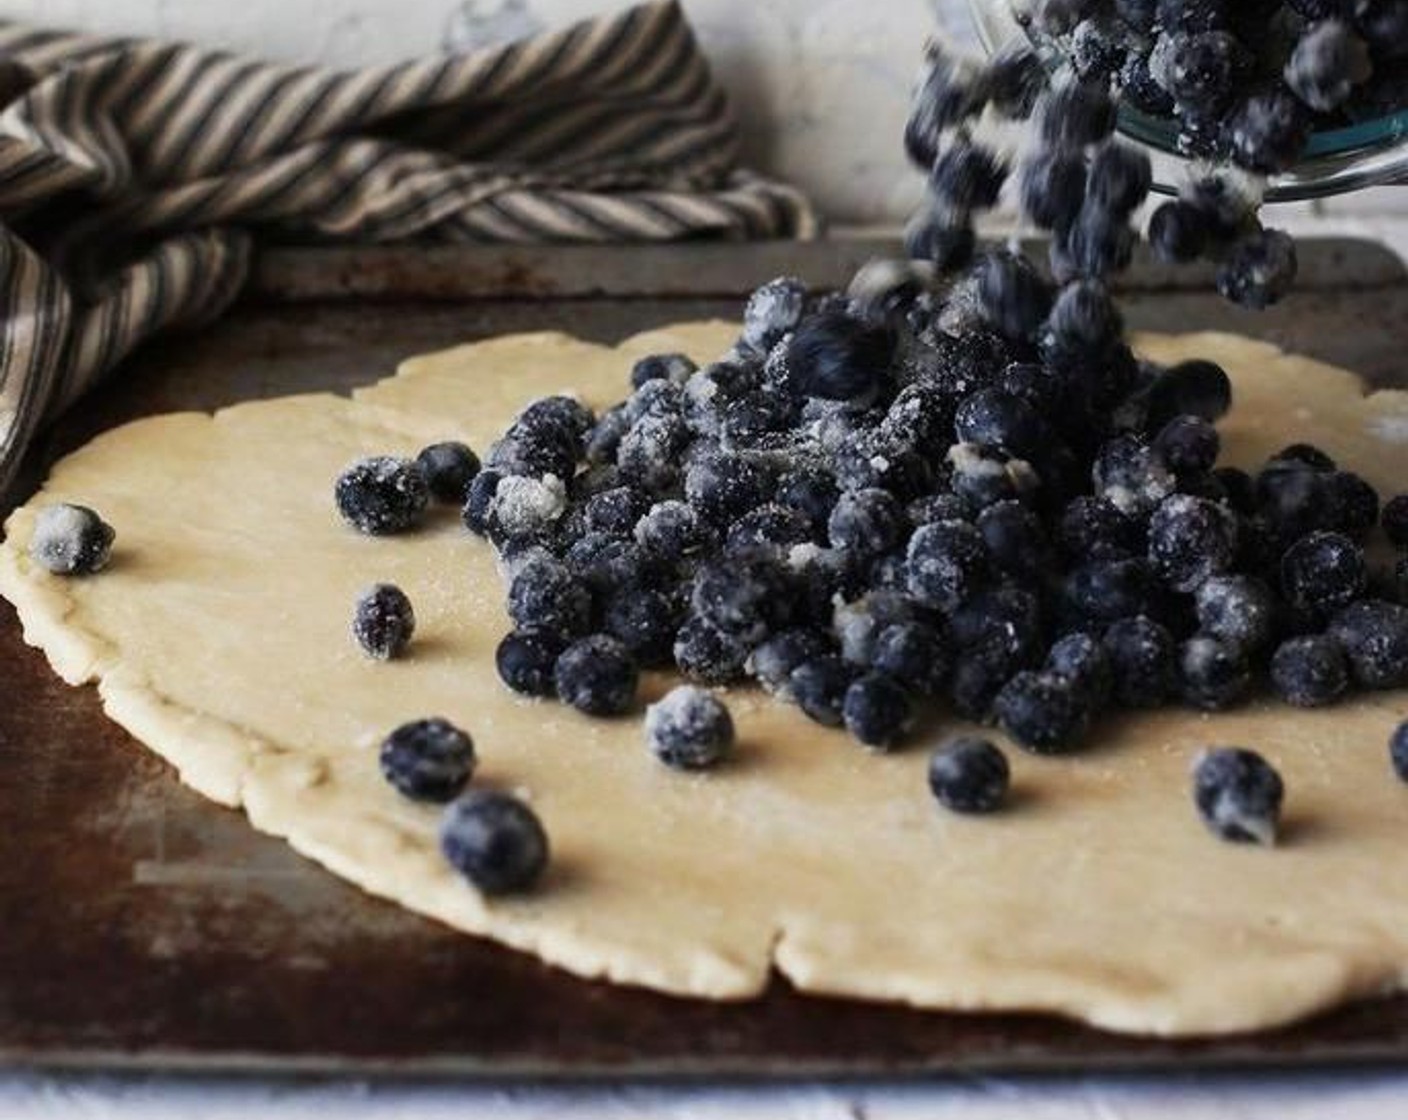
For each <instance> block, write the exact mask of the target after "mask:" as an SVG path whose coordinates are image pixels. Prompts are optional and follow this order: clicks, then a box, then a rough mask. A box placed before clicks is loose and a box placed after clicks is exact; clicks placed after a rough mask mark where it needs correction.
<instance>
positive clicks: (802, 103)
mask: <svg viewBox="0 0 1408 1120" xmlns="http://www.w3.org/2000/svg"><path fill="white" fill-rule="evenodd" d="M628 2H629V0H0V18H11V19H20V20H27V21H30V22H33V23H38V24H44V25H48V26H53V27H67V28H79V29H84V30H91V31H106V32H117V33H123V34H138V35H154V36H163V37H168V38H179V39H190V40H194V41H198V42H200V43H203V44H207V45H210V46H219V47H224V48H228V49H233V50H238V51H245V52H249V53H253V54H258V55H263V56H266V57H273V58H279V59H283V60H294V61H301V62H319V63H324V64H327V65H333V66H355V65H359V64H367V63H378V62H390V61H395V60H399V59H402V58H406V57H409V56H412V55H418V54H424V53H427V52H432V51H436V50H440V49H442V48H443V47H444V46H445V44H446V43H447V41H450V42H459V43H462V44H463V43H466V42H473V41H476V40H479V41H483V40H486V39H496V38H501V37H504V36H505V35H514V34H522V33H525V32H528V31H531V30H534V29H537V28H542V27H547V26H553V25H557V24H561V23H565V22H568V21H570V20H573V19H576V18H579V17H581V16H585V15H590V14H593V13H596V12H601V11H606V10H610V9H612V8H615V7H621V6H624V5H625V4H626V3H628ZM683 2H684V5H685V8H686V10H687V12H688V13H689V16H690V19H691V21H692V22H693V24H694V27H695V29H696V31H697V32H698V34H699V36H700V38H701V39H702V41H703V43H704V46H705V50H706V51H707V53H708V54H709V57H710V58H711V59H712V60H713V63H714V65H715V68H716V71H717V73H718V75H719V77H720V79H721V80H722V82H723V83H724V84H725V86H726V87H727V88H728V90H729V91H730V93H731V95H732V97H733V99H734V103H735V107H736V109H737V112H738V116H739V119H740V123H741V125H742V129H743V134H744V148H745V151H744V154H745V158H746V159H747V161H748V162H749V163H750V164H752V165H753V166H756V167H759V168H761V169H763V170H766V171H771V172H774V173H776V174H779V175H782V176H784V177H786V178H788V179H791V180H793V181H795V182H797V183H799V184H800V185H802V186H803V187H805V188H806V189H807V190H808V191H810V192H811V194H812V196H813V197H814V198H815V199H816V200H817V202H818V203H819V204H820V206H821V208H822V209H823V211H824V212H825V213H826V214H827V215H828V216H829V217H830V218H831V219H832V220H833V221H835V222H837V223H844V224H852V225H854V224H873V223H887V222H895V221H899V220H902V219H903V218H904V217H905V216H906V215H907V214H908V213H909V212H910V211H911V210H912V209H913V207H914V204H915V202H916V201H917V200H918V198H919V195H920V191H921V183H920V180H919V177H918V176H917V175H916V174H915V173H914V172H913V171H912V170H911V169H910V168H909V167H908V166H907V165H906V164H905V162H904V160H903V157H902V155H901V149H900V134H901V129H902V128H903V124H904V118H905V112H906V104H907V101H908V95H909V86H910V82H911V79H912V76H913V74H914V71H915V69H916V67H917V63H918V60H919V57H920V51H921V49H922V46H923V42H924V39H925V37H926V36H927V35H929V34H930V33H932V32H933V31H934V30H936V29H938V28H942V31H943V33H944V34H945V35H946V36H947V37H948V38H950V39H957V40H960V41H964V42H966V43H967V44H969V45H970V46H971V47H972V48H973V49H976V42H975V41H974V39H973V37H972V32H971V28H970V25H969V19H968V12H967V8H968V3H967V0H683ZM1285 209H1286V208H1282V214H1283V215H1284V216H1283V217H1281V218H1280V220H1281V221H1282V222H1285V223H1288V224H1293V225H1301V224H1303V223H1304V222H1306V221H1311V222H1312V223H1316V224H1318V223H1320V222H1321V221H1323V219H1324V218H1325V216H1326V215H1329V216H1331V217H1337V218H1340V219H1345V218H1348V219H1349V220H1350V225H1348V226H1346V227H1345V228H1346V229H1347V230H1348V231H1349V232H1358V233H1364V234H1368V235H1370V236H1379V237H1384V238H1386V239H1388V240H1390V241H1391V242H1397V243H1401V244H1403V245H1404V246H1408V233H1405V232H1404V229H1405V228H1408V221H1405V217H1408V189H1405V188H1403V187H1395V188H1387V189H1381V190H1379V191H1371V192H1367V193H1365V194H1361V195H1358V196H1354V197H1352V198H1347V199H1339V200H1335V201H1334V202H1332V203H1330V204H1329V205H1328V207H1315V208H1307V207H1299V208H1296V211H1295V212H1293V213H1285ZM1386 223H1387V224H1386Z"/></svg>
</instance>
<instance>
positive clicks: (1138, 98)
mask: <svg viewBox="0 0 1408 1120" xmlns="http://www.w3.org/2000/svg"><path fill="white" fill-rule="evenodd" d="M1118 85H1119V87H1120V100H1121V101H1122V102H1123V103H1125V104H1127V105H1130V106H1132V107H1133V108H1135V109H1138V110H1139V111H1140V112H1141V113H1146V114H1148V115H1149V116H1151V117H1171V116H1173V109H1174V105H1173V98H1172V97H1170V96H1169V93H1168V91H1167V90H1166V89H1164V87H1163V86H1161V85H1159V83H1158V82H1157V81H1156V80H1155V79H1154V75H1153V73H1152V72H1151V71H1150V69H1149V56H1148V55H1146V54H1142V53H1140V52H1139V51H1131V52H1130V53H1129V55H1128V56H1126V58H1125V60H1124V66H1122V67H1121V68H1120V73H1119V78H1118Z"/></svg>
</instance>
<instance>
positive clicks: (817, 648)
mask: <svg viewBox="0 0 1408 1120" xmlns="http://www.w3.org/2000/svg"><path fill="white" fill-rule="evenodd" d="M832 652H834V645H833V643H832V641H831V639H830V638H829V637H828V636H827V635H826V634H824V633H823V632H822V631H820V630H817V629H813V628H811V627H795V628H793V629H790V630H783V631H780V632H779V633H776V634H774V635H772V637H770V638H768V639H766V640H765V641H764V642H762V643H761V644H760V645H758V646H756V647H754V649H753V651H752V653H750V654H749V655H748V661H747V669H748V672H749V673H750V674H751V675H752V676H753V677H754V678H755V679H756V680H757V682H758V683H759V684H760V685H762V686H763V688H764V689H765V690H766V691H768V692H770V693H772V694H773V695H775V696H781V697H783V698H784V699H785V698H787V696H788V695H789V692H788V690H789V688H790V687H791V677H792V670H793V669H795V668H797V666H798V665H801V664H802V663H803V662H804V661H810V660H812V659H813V658H817V657H821V656H822V655H823V654H827V653H832Z"/></svg>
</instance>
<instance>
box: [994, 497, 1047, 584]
mask: <svg viewBox="0 0 1408 1120" xmlns="http://www.w3.org/2000/svg"><path fill="white" fill-rule="evenodd" d="M978 532H979V533H981V534H982V537H983V543H984V544H985V545H987V549H988V554H989V555H990V556H991V557H992V560H993V563H994V564H996V565H997V566H998V567H999V568H1000V569H1002V571H1003V572H1005V573H1006V574H1007V575H1010V576H1015V577H1019V578H1024V579H1029V580H1032V581H1036V580H1038V579H1040V578H1041V576H1042V575H1043V574H1044V572H1045V570H1046V569H1047V567H1048V564H1049V562H1050V552H1051V550H1050V547H1049V545H1048V543H1047V540H1046V532H1045V530H1044V529H1043V528H1042V524H1041V519H1040V518H1039V517H1037V515H1036V514H1035V513H1033V512H1032V511H1031V510H1030V509H1028V508H1027V507H1026V506H1024V505H1023V504H1022V503H1021V502H1017V501H1005V502H995V503H993V504H992V505H990V506H988V507H987V508H986V509H984V510H983V511H982V513H981V514H979V515H978Z"/></svg>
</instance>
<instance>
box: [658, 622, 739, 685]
mask: <svg viewBox="0 0 1408 1120" xmlns="http://www.w3.org/2000/svg"><path fill="white" fill-rule="evenodd" d="M673 652H674V657H675V664H676V665H677V666H678V667H679V670H680V672H681V673H683V674H684V675H685V676H686V677H689V678H690V679H692V680H696V681H699V682H701V683H703V684H732V683H733V682H734V681H737V680H739V679H741V678H742V676H743V667H744V663H745V662H746V661H747V659H748V646H747V644H746V643H745V642H743V641H742V639H740V638H738V637H736V636H734V635H732V634H727V633H725V632H724V631H722V630H720V629H718V627H716V626H714V625H713V624H712V623H711V622H709V621H708V620H707V619H703V618H698V617H691V618H688V619H686V620H685V623H684V625H683V626H681V627H680V628H679V631H678V632H677V633H676V634H675V646H674V650H673Z"/></svg>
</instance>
